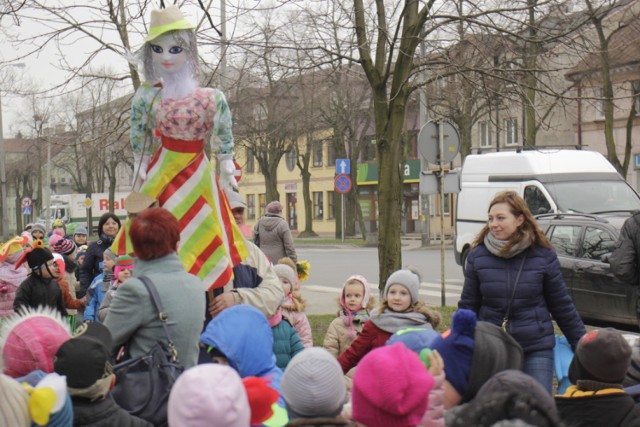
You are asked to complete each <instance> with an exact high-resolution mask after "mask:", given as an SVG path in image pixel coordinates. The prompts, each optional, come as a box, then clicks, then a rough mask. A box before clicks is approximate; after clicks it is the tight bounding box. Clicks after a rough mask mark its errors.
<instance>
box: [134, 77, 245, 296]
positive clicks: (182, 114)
mask: <svg viewBox="0 0 640 427" xmlns="http://www.w3.org/2000/svg"><path fill="white" fill-rule="evenodd" d="M158 91H160V88H159V87H157V86H151V85H147V84H145V85H142V86H141V87H140V88H139V89H138V91H137V92H136V95H135V96H134V99H133V103H132V109H131V145H132V148H133V152H134V153H135V154H138V155H149V154H153V157H152V158H151V162H150V164H149V167H148V169H147V178H146V180H145V182H144V183H143V184H142V187H141V189H140V191H141V192H142V193H145V194H147V195H149V196H151V197H154V198H156V199H158V201H159V202H160V206H162V207H163V208H165V209H167V210H169V211H170V212H171V213H173V214H174V215H175V217H176V218H177V219H178V222H179V224H180V246H179V249H178V255H179V256H180V258H181V259H182V261H183V264H184V266H185V269H186V270H187V271H188V272H189V273H191V274H194V275H196V276H198V277H199V278H200V279H202V280H203V282H204V283H205V286H206V288H207V289H215V288H219V287H221V286H224V285H225V284H226V283H227V282H229V280H231V279H232V277H233V272H232V269H233V266H234V265H237V264H239V263H240V262H241V261H242V260H243V259H244V258H245V257H246V256H247V249H246V247H245V244H244V239H243V237H242V233H241V232H240V230H239V229H238V227H237V225H236V223H235V221H234V220H233V216H232V215H231V209H230V207H229V202H228V200H227V197H226V195H225V194H224V191H222V190H221V189H220V188H219V186H218V181H217V176H216V174H215V173H214V169H213V167H212V165H211V162H210V161H209V159H208V158H207V156H206V154H205V152H204V147H205V141H210V142H211V144H212V147H213V151H214V152H215V153H222V154H231V153H233V135H232V132H231V113H230V111H229V107H228V105H227V101H226V99H225V97H224V95H223V93H222V92H221V91H219V90H217V89H213V88H197V89H196V90H195V91H194V93H192V94H191V95H190V96H188V97H186V98H181V99H162V96H161V93H160V94H159V96H158ZM150 131H152V132H153V133H152V134H151V133H150ZM145 135H147V138H146V139H145ZM149 135H153V136H152V137H150V136H149Z"/></svg>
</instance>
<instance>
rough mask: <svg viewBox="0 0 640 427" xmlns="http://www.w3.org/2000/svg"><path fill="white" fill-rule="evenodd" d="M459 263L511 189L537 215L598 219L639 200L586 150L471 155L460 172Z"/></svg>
mask: <svg viewBox="0 0 640 427" xmlns="http://www.w3.org/2000/svg"><path fill="white" fill-rule="evenodd" d="M460 188H461V191H460V194H459V195H458V207H457V212H456V226H455V228H456V230H455V248H454V252H455V258H456V262H457V263H458V264H459V265H462V266H464V263H465V260H466V257H467V254H468V253H469V249H470V248H471V243H472V242H473V240H474V239H475V237H476V235H477V234H478V233H479V232H480V230H481V229H482V227H483V226H484V225H485V224H486V222H487V212H488V211H489V203H490V202H491V199H493V196H494V195H495V194H496V193H498V192H500V191H504V190H513V191H516V192H517V193H518V194H520V195H521V196H522V197H523V198H524V200H525V201H526V202H527V205H528V206H529V209H531V212H532V213H533V214H534V215H539V214H543V213H552V212H553V213H558V212H565V213H566V212H573V213H589V214H597V213H604V212H631V211H634V210H637V209H640V197H639V196H638V194H637V193H636V192H635V191H634V190H633V188H631V187H630V186H629V184H627V182H626V181H625V180H624V179H623V178H622V176H620V174H619V173H618V172H617V171H616V169H615V168H614V167H613V165H611V163H609V161H608V160H607V159H606V158H605V157H604V156H603V155H602V154H600V153H598V152H595V151H583V150H525V151H521V150H518V151H503V152H498V153H487V154H472V155H469V156H467V157H466V158H465V160H464V164H463V165H462V171H461V173H460Z"/></svg>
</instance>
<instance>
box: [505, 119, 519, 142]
mask: <svg viewBox="0 0 640 427" xmlns="http://www.w3.org/2000/svg"><path fill="white" fill-rule="evenodd" d="M504 143H505V145H515V144H517V143H518V119H516V118H515V117H509V118H508V119H504Z"/></svg>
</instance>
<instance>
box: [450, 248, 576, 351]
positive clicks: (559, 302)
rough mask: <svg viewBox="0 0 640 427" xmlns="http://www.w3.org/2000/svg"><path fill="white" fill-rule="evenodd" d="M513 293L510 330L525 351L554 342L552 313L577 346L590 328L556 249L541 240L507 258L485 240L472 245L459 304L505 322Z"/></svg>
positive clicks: (480, 315)
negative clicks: (587, 326) (579, 310)
mask: <svg viewBox="0 0 640 427" xmlns="http://www.w3.org/2000/svg"><path fill="white" fill-rule="evenodd" d="M525 254H526V256H527V258H526V260H525V263H524V266H523V269H522V273H521V275H520V280H519V282H518V286H517V288H516V291H515V294H513V286H514V282H515V279H516V275H517V273H518V269H519V267H520V263H521V261H522V257H523V256H525ZM512 294H513V295H514V297H513V302H512V305H511V315H510V316H509V322H508V325H507V332H509V334H510V335H511V336H513V338H515V340H516V341H517V342H518V343H519V344H520V346H521V347H522V350H524V352H525V354H526V353H528V352H531V351H538V350H548V349H552V348H553V346H554V345H555V338H554V331H553V323H552V321H551V317H552V316H553V319H554V320H555V321H556V322H557V323H558V326H560V329H562V332H563V333H564V334H565V335H566V337H567V340H568V341H569V343H570V344H571V346H572V347H573V348H575V346H576V345H577V344H578V341H579V340H580V337H582V335H584V334H585V333H586V330H585V328H584V324H583V323H582V319H581V318H580V316H579V315H578V312H577V310H576V307H575V305H574V304H573V301H572V299H571V297H570V296H569V293H568V291H567V287H566V285H565V283H564V278H563V277H562V273H561V272H560V262H559V261H558V257H557V256H556V253H555V252H554V251H553V249H549V248H544V247H541V246H537V245H536V246H532V247H530V248H529V249H527V250H525V251H524V252H522V253H520V254H518V255H516V256H514V257H513V258H508V259H506V258H500V257H497V256H495V255H493V254H492V253H491V252H489V250H488V249H487V248H486V247H485V246H484V244H480V245H478V246H477V247H476V248H474V249H473V250H471V252H470V253H469V256H468V257H467V266H466V268H465V272H464V287H463V289H462V296H461V298H460V301H459V302H458V308H467V309H470V310H473V311H475V312H476V313H477V315H478V320H484V321H486V322H490V323H493V324H495V325H498V326H501V325H502V321H503V319H504V316H505V314H506V312H507V307H508V305H509V301H510V299H511V295H512Z"/></svg>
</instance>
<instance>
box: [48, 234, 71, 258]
mask: <svg viewBox="0 0 640 427" xmlns="http://www.w3.org/2000/svg"><path fill="white" fill-rule="evenodd" d="M52 237H53V236H52ZM52 246H53V251H54V252H57V253H59V254H62V255H71V254H72V253H73V251H74V250H75V249H76V244H75V243H74V242H73V240H69V239H65V238H64V237H63V238H61V239H59V240H58V241H57V242H56V243H54V244H53V245H52Z"/></svg>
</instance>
